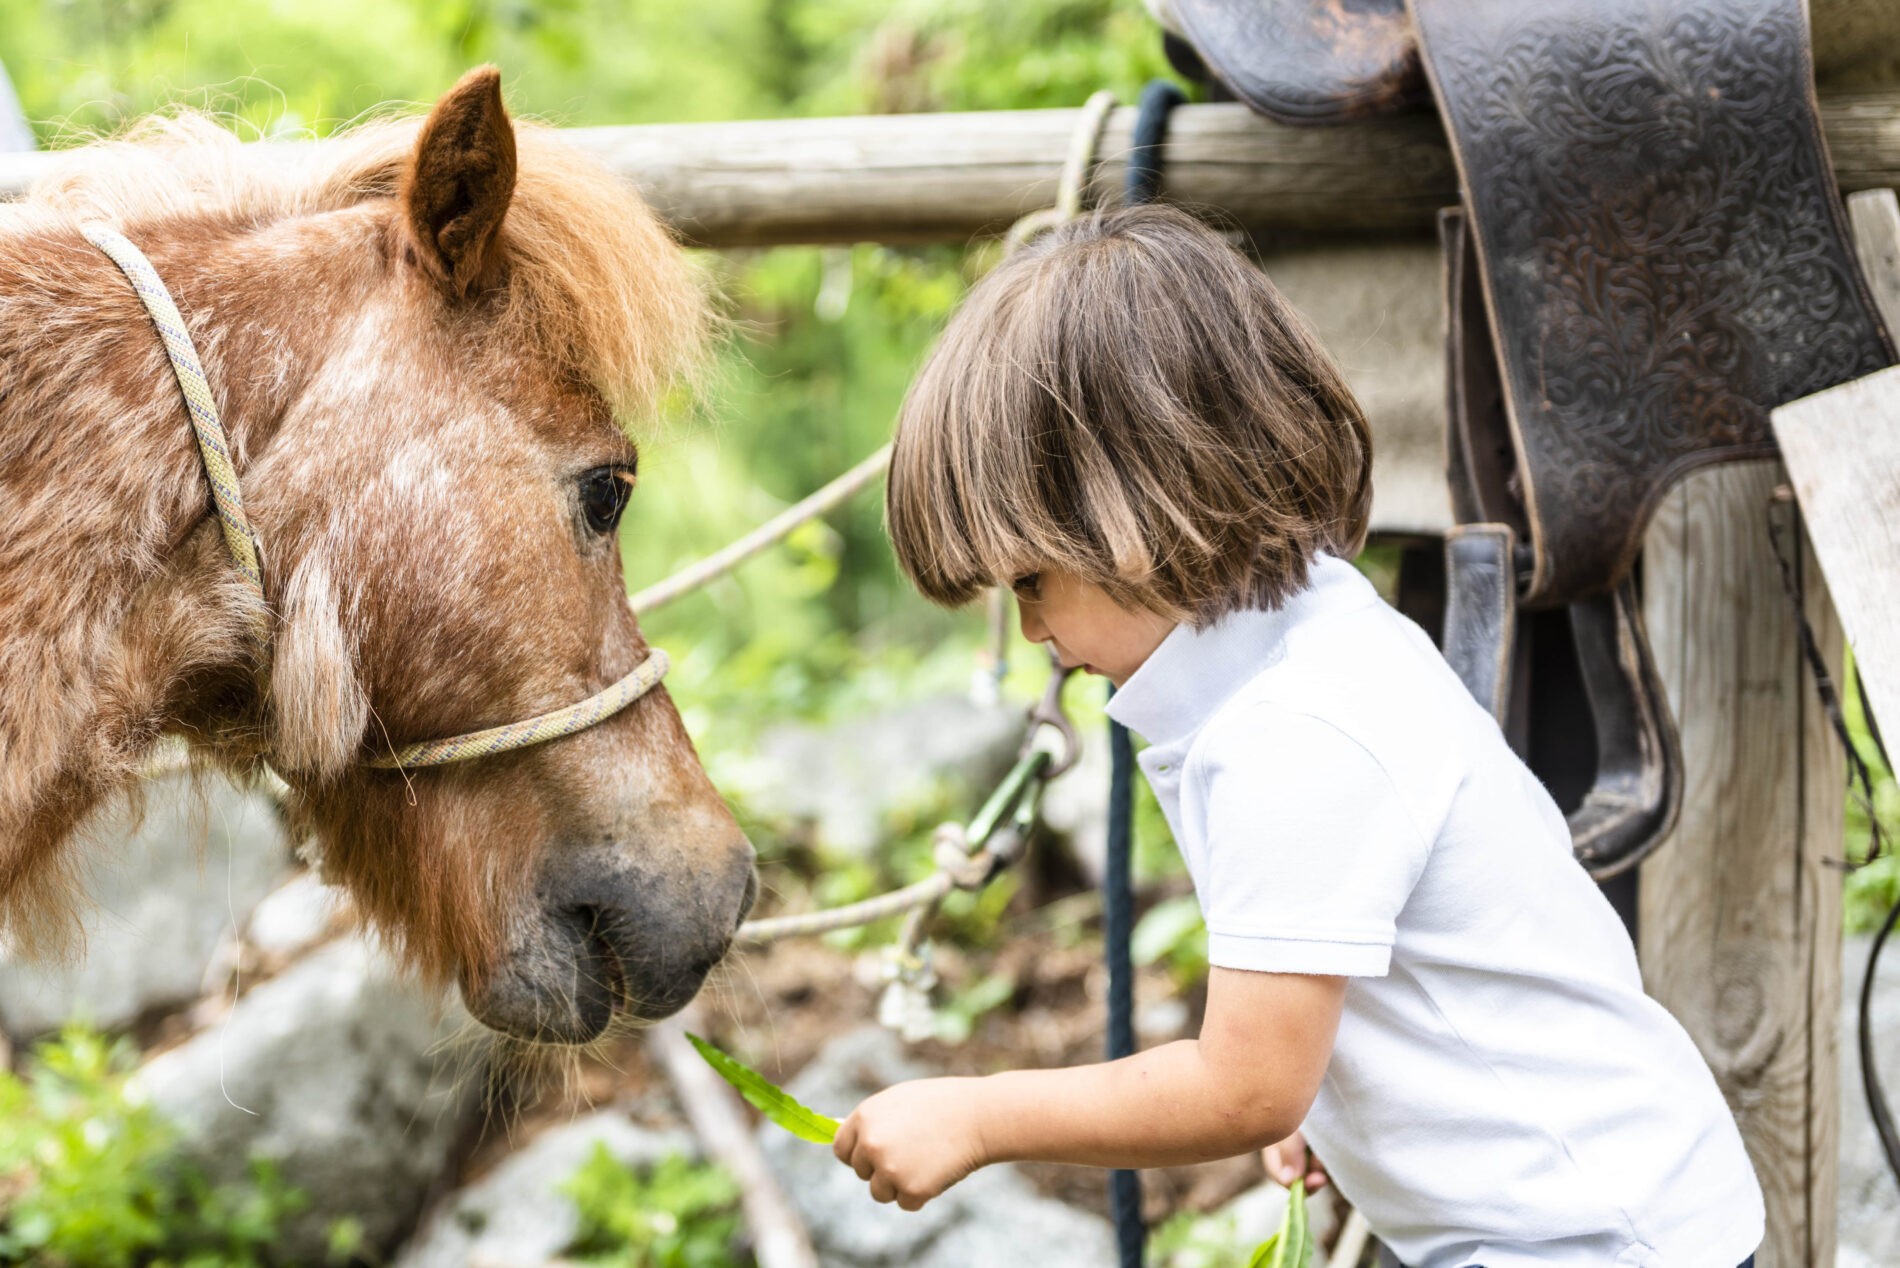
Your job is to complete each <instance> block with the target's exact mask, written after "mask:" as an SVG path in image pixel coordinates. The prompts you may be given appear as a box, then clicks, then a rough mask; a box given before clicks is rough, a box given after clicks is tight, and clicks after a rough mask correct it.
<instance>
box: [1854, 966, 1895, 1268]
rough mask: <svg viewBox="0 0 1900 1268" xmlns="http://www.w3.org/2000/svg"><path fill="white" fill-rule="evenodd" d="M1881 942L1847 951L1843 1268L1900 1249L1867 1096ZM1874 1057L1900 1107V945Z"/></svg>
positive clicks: (1882, 997)
mask: <svg viewBox="0 0 1900 1268" xmlns="http://www.w3.org/2000/svg"><path fill="white" fill-rule="evenodd" d="M1872 944H1873V937H1872V936H1871V935H1868V934H1857V935H1853V936H1850V937H1849V938H1847V940H1846V942H1845V943H1844V944H1843V946H1842V948H1841V954H1842V970H1843V972H1842V981H1841V995H1842V1006H1841V1187H1840V1204H1839V1211H1840V1257H1839V1265H1840V1268H1855V1266H1856V1265H1865V1266H1866V1268H1873V1266H1874V1265H1888V1264H1892V1263H1893V1262H1894V1257H1895V1251H1894V1248H1895V1247H1896V1246H1900V1181H1897V1180H1896V1179H1895V1178H1894V1175H1893V1172H1891V1171H1889V1170H1888V1169H1887V1159H1886V1155H1885V1154H1884V1153H1882V1152H1881V1149H1880V1138H1879V1137H1878V1136H1877V1135H1875V1133H1874V1124H1873V1119H1872V1118H1871V1117H1869V1115H1868V1112H1867V1100H1866V1097H1865V1096H1864V1095H1863V1094H1862V1092H1861V1073H1860V1049H1859V1043H1858V1040H1857V1039H1856V1035H1857V1033H1858V1031H1857V1029H1856V1028H1857V1027H1858V1025H1859V1020H1860V979H1861V974H1862V973H1863V972H1865V971H1866V967H1867V949H1868V948H1869V947H1870V946H1871V945H1872ZM1873 1016H1874V1051H1875V1053H1876V1054H1878V1056H1879V1057H1880V1059H1881V1064H1880V1075H1881V1078H1882V1080H1883V1082H1884V1083H1885V1086H1886V1090H1887V1096H1888V1098H1889V1100H1893V1101H1895V1102H1897V1103H1900V944H1896V943H1895V942H1894V941H1893V940H1889V942H1888V944H1887V949H1886V951H1885V952H1884V953H1883V954H1882V955H1881V957H1880V976H1879V977H1878V978H1877V979H1876V980H1875V983H1874V1010H1873Z"/></svg>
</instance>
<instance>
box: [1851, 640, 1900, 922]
mask: <svg viewBox="0 0 1900 1268" xmlns="http://www.w3.org/2000/svg"><path fill="white" fill-rule="evenodd" d="M1850 659H1851V657H1850ZM1853 673H1854V670H1853V669H1852V668H1851V666H1850V668H1849V669H1848V671H1847V673H1845V674H1843V675H1842V682H1843V683H1851V681H1852V676H1853ZM1841 695H1842V701H1841V703H1842V706H1843V712H1844V713H1845V714H1846V716H1847V729H1848V733H1849V734H1850V735H1852V736H1853V738H1854V747H1855V748H1856V749H1857V750H1858V751H1859V752H1860V755H1861V759H1862V760H1863V761H1865V762H1866V763H1867V768H1868V770H1870V771H1872V772H1873V776H1874V796H1873V804H1872V805H1871V806H1868V805H1866V804H1865V803H1863V802H1862V801H1861V800H1860V798H1859V797H1854V796H1850V797H1849V798H1848V799H1847V857H1848V858H1850V859H1864V858H1867V857H1868V855H1869V853H1870V852H1871V851H1872V849H1873V821H1874V819H1875V817H1878V819H1879V821H1880V829H1881V835H1882V836H1884V837H1885V838H1886V843H1887V850H1888V851H1889V852H1888V853H1887V854H1886V855H1884V856H1883V857H1881V858H1879V859H1875V860H1874V861H1873V862H1871V863H1868V864H1867V865H1866V866H1865V867H1860V868H1856V869H1855V870H1853V871H1851V872H1849V873H1848V874H1847V892H1846V898H1845V903H1846V909H1845V911H1844V912H1843V921H1844V923H1845V925H1846V927H1847V928H1848V929H1849V930H1850V931H1853V932H1859V933H1868V932H1872V931H1873V930H1875V929H1877V928H1879V927H1880V924H1881V922H1882V921H1884V920H1885V919H1886V918H1887V913H1888V912H1889V911H1890V910H1892V908H1893V905H1894V904H1895V903H1896V902H1900V854H1895V853H1893V851H1894V850H1895V848H1896V846H1900V785H1896V784H1895V783H1894V776H1893V771H1892V769H1891V768H1889V767H1888V765H1887V764H1886V763H1885V762H1883V761H1881V760H1880V748H1879V746H1878V745H1876V744H1875V743H1874V736H1873V728H1872V726H1871V725H1870V724H1869V722H1868V718H1867V715H1866V712H1865V711H1864V710H1863V709H1862V708H1861V696H1860V693H1859V692H1858V691H1852V690H1843V691H1842V693H1841ZM1870 810H1871V812H1872V813H1871V814H1870V813H1869V811H1870Z"/></svg>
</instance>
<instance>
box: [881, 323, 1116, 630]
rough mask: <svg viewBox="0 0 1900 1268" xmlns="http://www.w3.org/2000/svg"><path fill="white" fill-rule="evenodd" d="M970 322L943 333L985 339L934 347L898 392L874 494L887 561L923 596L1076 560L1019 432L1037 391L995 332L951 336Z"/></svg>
mask: <svg viewBox="0 0 1900 1268" xmlns="http://www.w3.org/2000/svg"><path fill="white" fill-rule="evenodd" d="M970 333H971V332H970V327H969V325H968V324H966V325H965V326H964V328H963V329H962V330H957V331H953V332H951V334H950V336H949V338H948V339H947V340H946V342H949V341H955V342H959V343H976V344H982V345H987V346H979V347H969V348H963V349H958V350H957V351H956V353H954V354H953V355H944V354H945V353H946V352H950V350H949V349H947V348H939V350H938V354H937V355H936V356H934V357H933V358H932V360H931V362H930V364H929V365H928V366H927V367H926V368H925V370H924V372H923V374H922V375H921V376H919V378H918V380H917V382H916V384H915V385H914V386H913V387H912V389H911V393H910V395H909V397H908V398H907V399H906V400H905V403H904V410H903V420H902V425H901V426H900V428H899V432H898V441H897V451H896V453H895V455H894V456H893V457H892V460H891V476H890V485H889V488H888V490H887V493H886V503H885V510H886V518H887V520H888V526H889V529H890V534H891V544H892V546H893V547H894V548H895V550H896V553H897V559H898V563H899V564H900V565H901V566H902V568H903V569H904V571H905V573H906V574H908V575H909V577H910V579H911V580H912V582H913V583H915V585H916V586H917V588H918V589H919V590H920V591H922V592H923V594H924V595H925V596H926V597H927V598H929V599H931V600H933V601H935V602H937V603H943V604H950V605H956V604H962V603H967V602H969V601H970V600H971V599H973V598H975V597H976V596H977V595H979V594H980V593H982V591H983V590H984V589H986V588H987V587H989V586H991V585H993V584H997V583H1002V584H1004V585H1007V584H1008V583H1009V582H1011V581H1013V580H1014V579H1016V578H1017V577H1020V576H1022V575H1024V574H1025V573H1029V572H1034V571H1036V570H1038V569H1040V568H1045V567H1048V566H1050V565H1052V564H1066V565H1068V566H1071V567H1074V566H1076V561H1072V560H1069V559H1068V558H1067V557H1068V556H1069V555H1072V554H1073V553H1074V547H1073V542H1072V535H1071V534H1070V533H1068V532H1065V531H1063V529H1062V527H1061V525H1059V524H1057V523H1056V521H1055V519H1054V517H1053V516H1051V515H1050V513H1049V507H1048V504H1047V499H1046V497H1045V496H1042V491H1041V487H1040V485H1041V481H1040V480H1039V479H1038V477H1037V473H1036V465H1037V457H1036V455H1035V453H1034V452H1033V448H1032V446H1031V445H1030V444H1029V443H1028V437H1029V436H1030V435H1032V434H1034V424H1033V422H1032V421H1031V417H1030V416H1031V415H1032V414H1033V413H1034V412H1035V411H1036V410H1037V406H1038V403H1039V402H1038V399H1037V398H1039V397H1046V392H1045V391H1044V389H1043V388H1042V387H1041V386H1040V385H1038V384H1037V383H1035V382H1034V381H1033V376H1031V375H1030V374H1029V373H1028V372H1027V371H1026V370H1025V369H1024V368H1023V367H1022V365H1021V364H1020V363H1019V362H1018V361H1017V360H1016V358H1013V357H1011V356H1009V355H1008V354H1007V353H1006V352H1005V351H1004V349H1002V348H1001V347H998V346H996V344H997V343H998V342H1000V341H997V340H993V339H983V338H978V339H969V338H967V337H966V338H964V339H958V338H957V336H958V335H965V336H967V335H968V334H970ZM1041 408H1043V409H1046V408H1047V404H1046V403H1042V405H1041ZM1082 569H1083V570H1087V571H1092V569H1088V568H1087V566H1086V564H1083V565H1082Z"/></svg>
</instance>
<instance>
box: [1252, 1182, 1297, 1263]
mask: <svg viewBox="0 0 1900 1268" xmlns="http://www.w3.org/2000/svg"><path fill="white" fill-rule="evenodd" d="M1312 1259H1313V1231H1312V1229H1311V1228H1310V1227H1308V1225H1307V1222H1306V1180H1305V1179H1304V1178H1301V1179H1298V1180H1295V1181H1294V1182H1293V1187H1292V1188H1291V1189H1288V1190H1287V1194H1286V1214H1284V1215H1282V1216H1281V1217H1280V1231H1279V1232H1277V1233H1275V1234H1274V1235H1273V1236H1272V1237H1269V1238H1267V1240H1266V1241H1264V1242H1261V1243H1260V1246H1259V1248H1258V1249H1256V1250H1255V1251H1254V1253H1253V1258H1252V1259H1250V1260H1248V1261H1247V1268H1307V1265H1308V1264H1309V1263H1311V1262H1312Z"/></svg>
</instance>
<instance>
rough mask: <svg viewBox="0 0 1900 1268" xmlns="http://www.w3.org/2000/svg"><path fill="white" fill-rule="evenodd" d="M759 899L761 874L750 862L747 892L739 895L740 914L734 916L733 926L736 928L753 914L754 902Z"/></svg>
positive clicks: (746, 882)
mask: <svg viewBox="0 0 1900 1268" xmlns="http://www.w3.org/2000/svg"><path fill="white" fill-rule="evenodd" d="M758 900H759V874H758V872H757V870H755V869H754V868H753V867H752V865H751V864H750V863H748V864H746V872H745V893H743V894H741V895H740V896H739V914H738V915H737V916H734V917H733V918H732V927H733V928H734V929H735V930H736V929H737V928H738V927H739V926H740V925H742V924H744V923H745V918H746V917H747V916H749V915H751V914H752V904H753V903H755V902H757V901H758Z"/></svg>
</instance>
